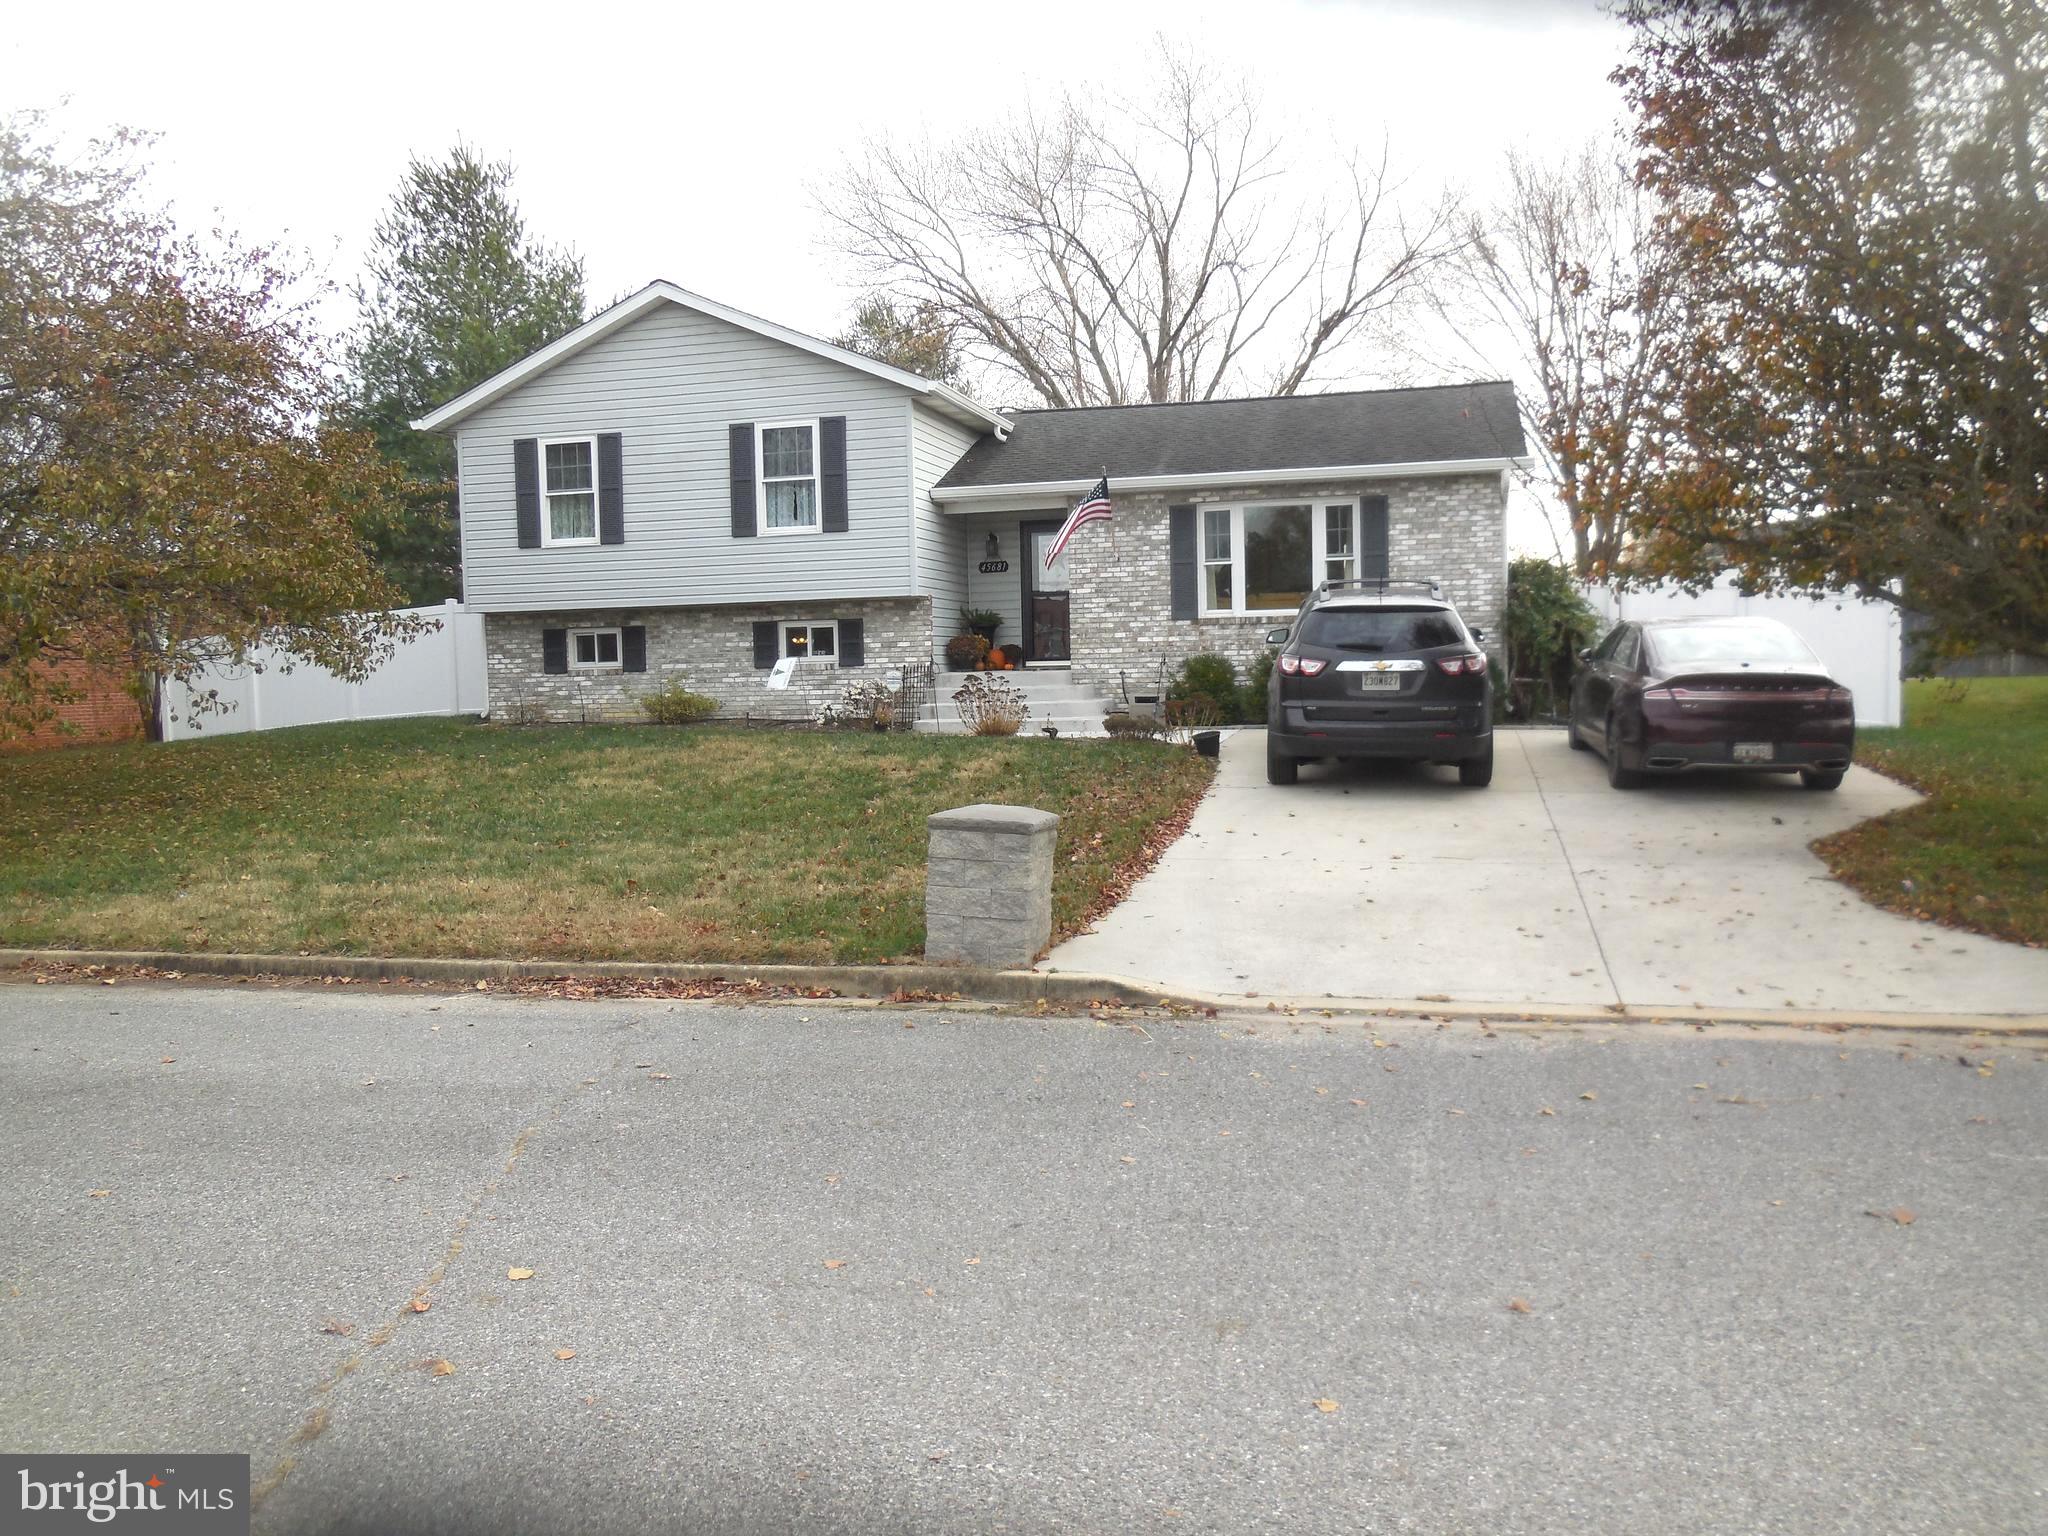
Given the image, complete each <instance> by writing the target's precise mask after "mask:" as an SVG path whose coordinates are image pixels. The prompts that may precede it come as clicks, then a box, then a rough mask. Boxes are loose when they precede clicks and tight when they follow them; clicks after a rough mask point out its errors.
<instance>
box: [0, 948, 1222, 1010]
mask: <svg viewBox="0 0 2048 1536" xmlns="http://www.w3.org/2000/svg"><path fill="white" fill-rule="evenodd" d="M38 964H40V965H80V966H83V965H97V966H107V967H118V966H146V967H148V968H149V969H151V970H158V971H178V972H181V973H182V974H183V975H186V976H293V977H321V976H345V977H347V978H348V979H350V980H351V981H434V982H460V983H475V982H479V981H530V980H545V979H549V978H553V977H564V976H570V977H576V978H579V979H581V978H615V979H620V980H628V981H733V982H738V981H758V982H761V983H763V984H765V985H768V986H782V987H791V988H818V989H821V990H826V991H831V992H835V993H838V994H840V995H842V996H845V997H855V998H862V997H865V998H883V999H886V998H888V997H889V996H890V995H891V994H893V993H897V992H913V993H917V992H928V993H947V994H957V995H959V996H960V997H962V998H972V999H975V1000H977V1001H982V1002H996V1003H1036V1002H1039V1001H1041V1000H1043V1001H1045V1002H1048V1003H1069V1004H1086V1003H1116V1004H1120V1005H1122V1006H1124V1007H1130V1008H1142V1007H1157V1006H1159V1005H1161V1004H1164V1005H1166V1006H1169V1007H1185V1008H1204V1007H1207V1006H1209V1005H1208V1004H1205V1003H1200V1002H1195V1001H1193V1000H1191V999H1189V998H1187V997H1185V996H1177V995H1175V994H1173V993H1170V992H1161V991H1158V990H1155V989H1153V988H1149V987H1144V986H1140V985H1139V984H1137V983H1135V982H1128V981H1122V980H1119V979H1117V978H1114V977H1107V976H1090V975H1084V974H1079V973H1065V972H1043V971H990V970H980V969H976V968H973V967H967V966H958V967H956V966H948V965H686V964H680V963H679V964H661V963H655V962H649V961H627V960H619V961H586V960H464V959H426V958H419V959H406V958H403V957H390V956H371V955H241V954H190V953H186V952H184V951H180V950H140V949H9V948H0V966H6V967H15V966H22V965H38Z"/></svg>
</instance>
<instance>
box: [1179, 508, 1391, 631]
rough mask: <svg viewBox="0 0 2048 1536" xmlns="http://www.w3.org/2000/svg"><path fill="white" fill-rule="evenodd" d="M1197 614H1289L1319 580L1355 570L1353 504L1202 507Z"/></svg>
mask: <svg viewBox="0 0 2048 1536" xmlns="http://www.w3.org/2000/svg"><path fill="white" fill-rule="evenodd" d="M1200 533H1201V541H1202V546H1201V553H1202V590H1201V594H1200V596H1201V612H1202V614H1203V615H1204V616H1205V617H1206V616H1207V615H1209V614H1240V613H1242V614H1251V613H1292V612H1294V610H1295V609H1297V608H1299V607H1300V606H1301V600H1302V599H1303V598H1304V597H1306V596H1308V594H1309V592H1310V591H1311V590H1312V589H1313V588H1314V587H1315V585H1316V583H1318V582H1322V581H1347V580H1349V579H1351V578H1352V577H1354V576H1356V575H1357V574H1358V503H1357V502H1356V501H1328V500H1322V499H1316V500H1309V499H1306V498H1304V499H1302V500H1299V501H1258V502H1244V503H1241V504H1238V505H1235V506H1208V507H1203V508H1202V509H1201V529H1200Z"/></svg>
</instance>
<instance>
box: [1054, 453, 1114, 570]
mask: <svg viewBox="0 0 2048 1536" xmlns="http://www.w3.org/2000/svg"><path fill="white" fill-rule="evenodd" d="M1109 514H1110V506H1109V476H1107V475H1104V476H1103V477H1102V478H1101V479H1100V480H1098V481H1096V482H1095V489H1093V490H1092V491H1090V492H1089V493H1088V494H1087V495H1086V496H1083V497H1082V498H1081V500H1080V501H1079V503H1078V504H1076V506H1075V507H1074V510H1073V511H1071V512H1069V513H1068V514H1067V520H1066V521H1065V522H1064V523H1062V524H1061V525H1060V532H1059V537H1058V538H1056V539H1054V540H1053V541H1052V548H1051V549H1049V550H1047V551H1046V552H1045V568H1046V569H1047V570H1051V569H1052V563H1053V561H1055V560H1057V559H1059V557H1060V552H1061V551H1062V550H1064V549H1065V548H1066V547H1067V540H1069V539H1071V538H1072V537H1073V536H1074V530H1075V529H1077V528H1079V527H1080V526H1081V525H1082V524H1083V523H1106V522H1108V521H1109Z"/></svg>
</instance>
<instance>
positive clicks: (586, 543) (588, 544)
mask: <svg viewBox="0 0 2048 1536" xmlns="http://www.w3.org/2000/svg"><path fill="white" fill-rule="evenodd" d="M599 542H600V541H599V540H597V539H542V540H541V541H540V547H541V548H542V549H595V548H597V546H598V543H599Z"/></svg>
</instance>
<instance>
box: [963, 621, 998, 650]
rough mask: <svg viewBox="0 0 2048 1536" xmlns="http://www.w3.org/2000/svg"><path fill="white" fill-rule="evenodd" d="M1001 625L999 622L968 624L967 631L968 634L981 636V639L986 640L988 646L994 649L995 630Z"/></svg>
mask: <svg viewBox="0 0 2048 1536" xmlns="http://www.w3.org/2000/svg"><path fill="white" fill-rule="evenodd" d="M1002 627H1003V626H1002V625H1000V624H971V625H969V626H968V629H967V632H968V633H969V634H970V635H979V636H981V638H982V639H984V640H986V641H987V642H988V648H989V649H990V650H994V649H995V648H996V631H997V630H999V629H1001V628H1002Z"/></svg>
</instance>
